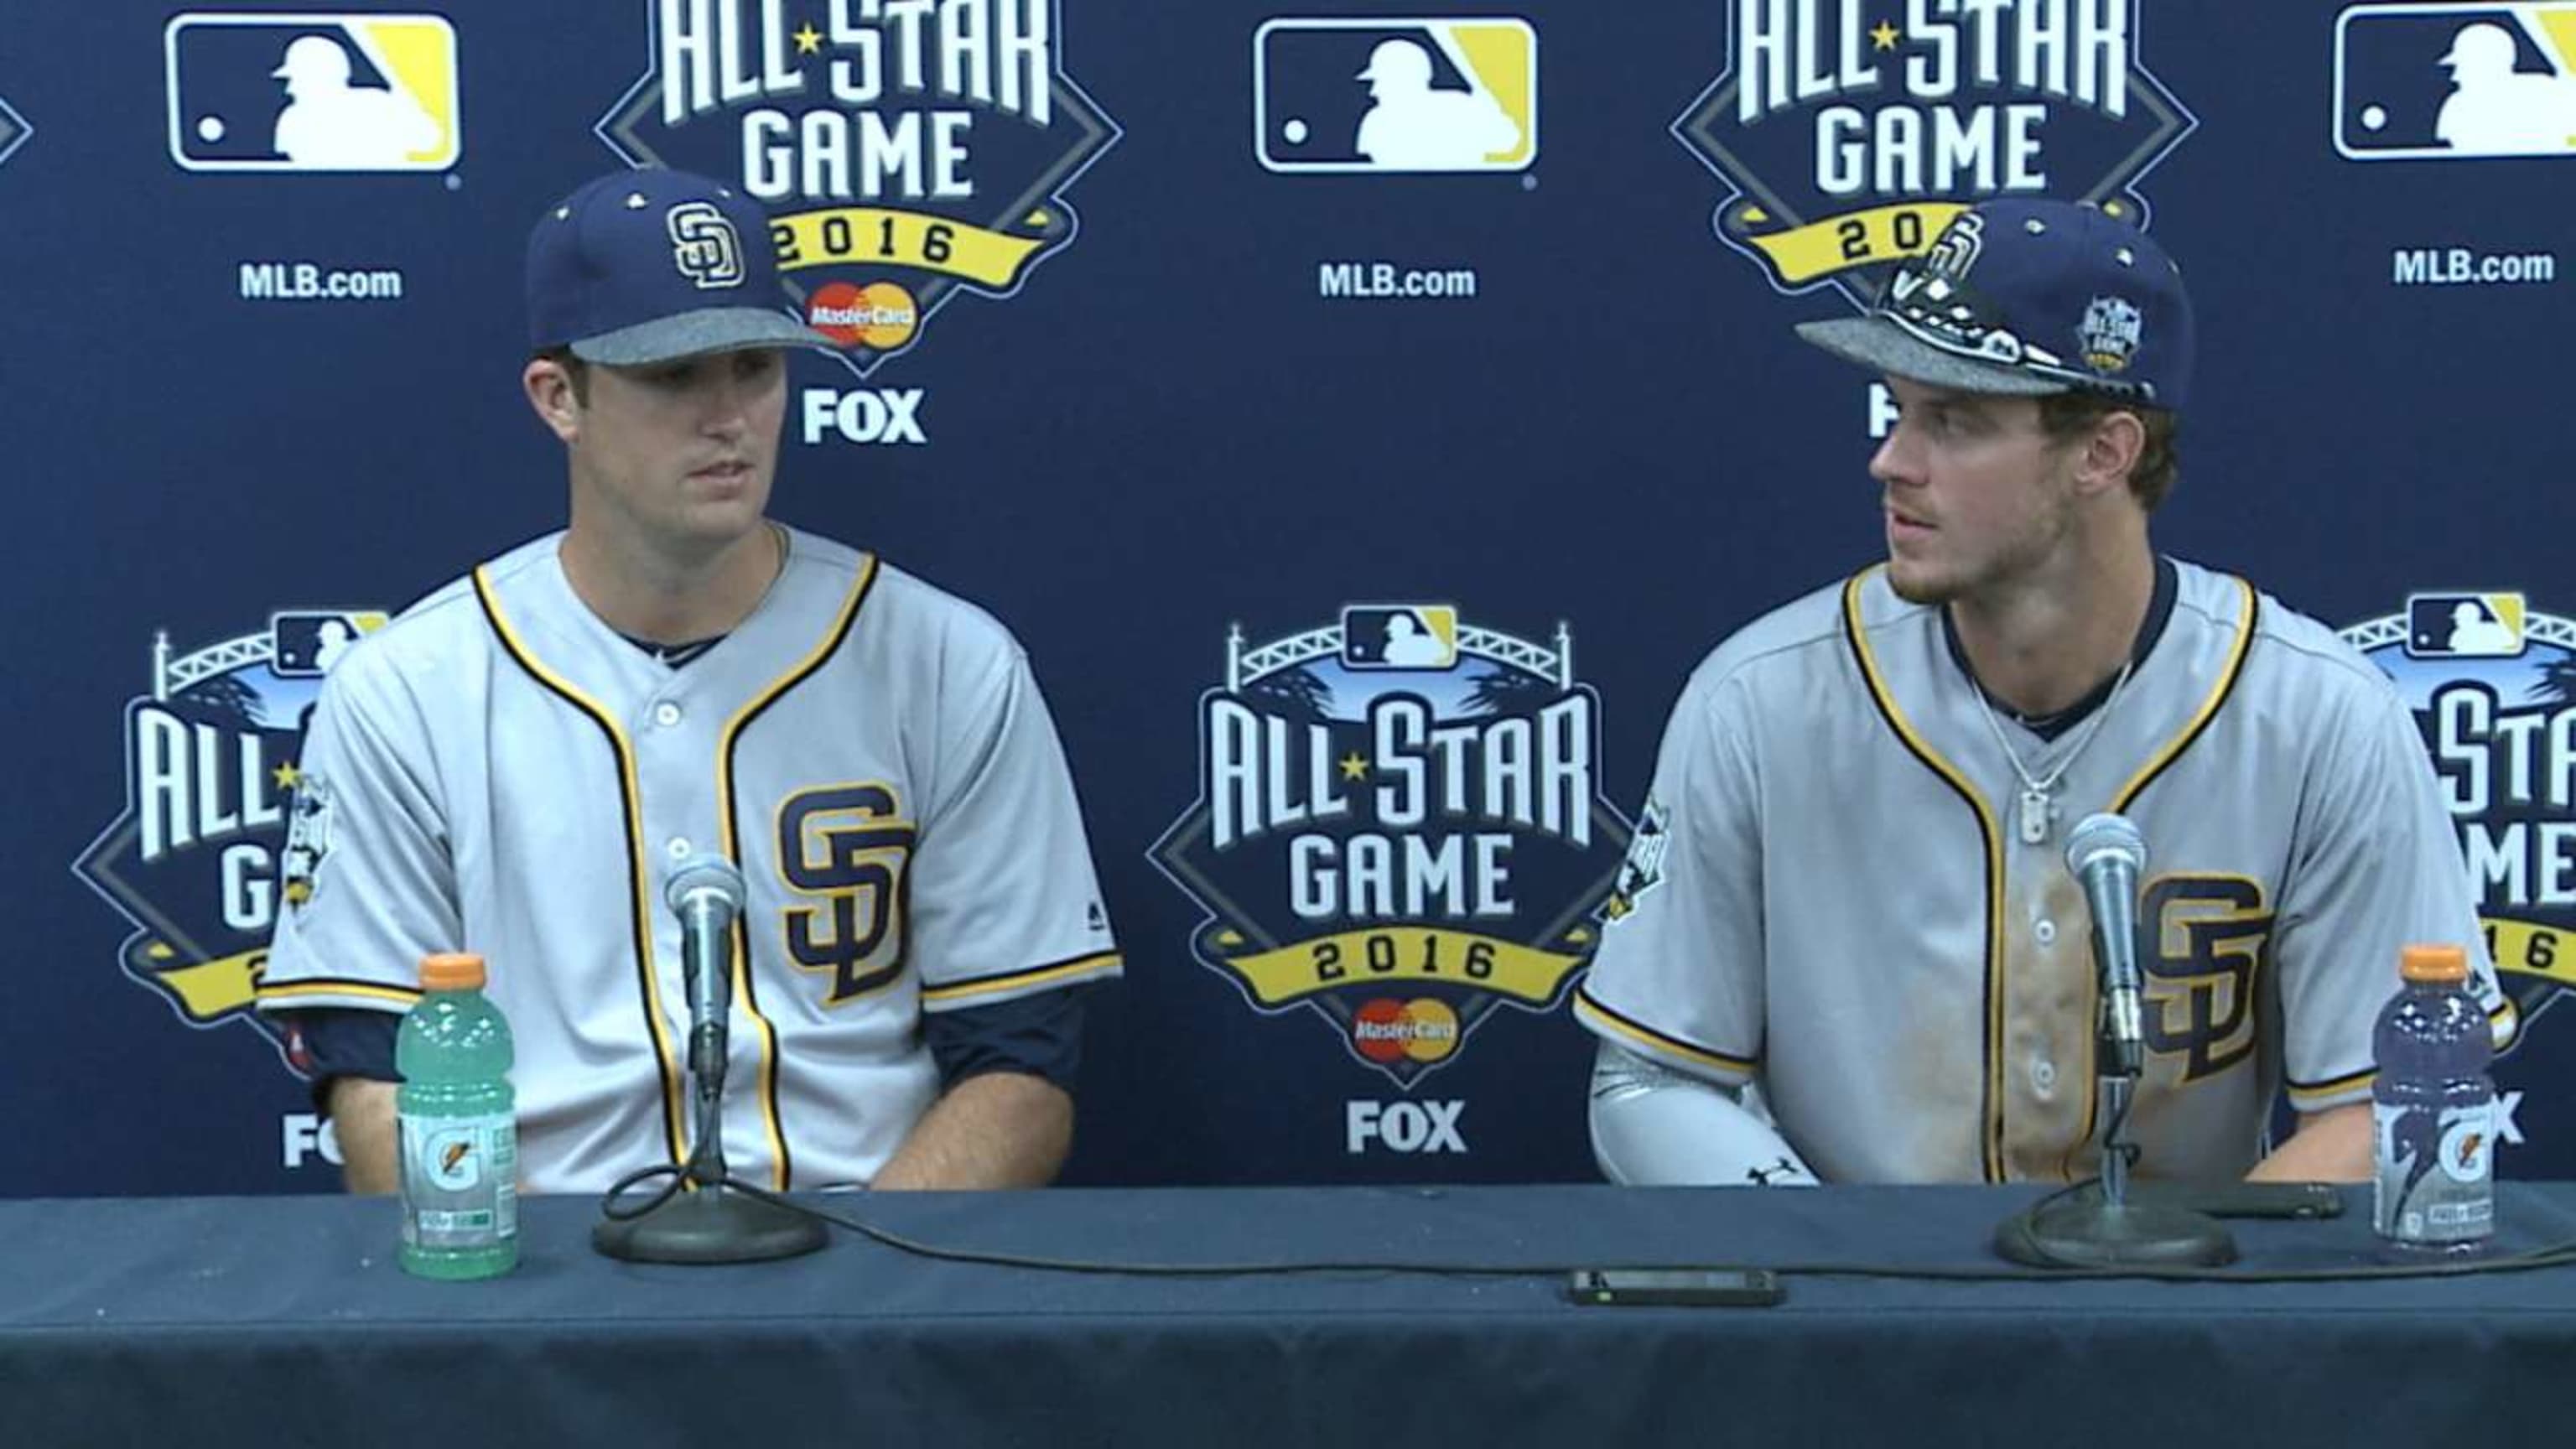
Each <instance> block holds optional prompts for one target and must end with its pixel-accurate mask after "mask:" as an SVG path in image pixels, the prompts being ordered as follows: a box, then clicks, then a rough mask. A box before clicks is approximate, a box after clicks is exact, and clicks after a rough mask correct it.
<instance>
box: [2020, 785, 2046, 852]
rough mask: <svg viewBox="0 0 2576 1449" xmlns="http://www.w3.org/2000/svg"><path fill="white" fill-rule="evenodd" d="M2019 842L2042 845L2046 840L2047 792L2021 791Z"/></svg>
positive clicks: (2037, 790)
mask: <svg viewBox="0 0 2576 1449" xmlns="http://www.w3.org/2000/svg"><path fill="white" fill-rule="evenodd" d="M2020 814H2021V843H2022V844H2024V845H2044V844H2046V843H2047V841H2048V792H2047V791H2045V790H2040V789H2035V788H2034V789H2027V790H2024V791H2022V792H2021V811H2020Z"/></svg>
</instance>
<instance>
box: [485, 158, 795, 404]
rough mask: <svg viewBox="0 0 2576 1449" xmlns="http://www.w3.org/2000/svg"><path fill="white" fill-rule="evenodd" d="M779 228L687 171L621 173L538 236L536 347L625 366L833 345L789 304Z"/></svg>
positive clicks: (582, 196)
mask: <svg viewBox="0 0 2576 1449" xmlns="http://www.w3.org/2000/svg"><path fill="white" fill-rule="evenodd" d="M778 296H779V291H778V255H777V248H776V247H775V245H774V244H773V243H772V242H771V241H770V239H769V218H768V216H767V215H765V214H764V213H763V212H762V211H761V209H760V206H759V205H758V203H756V202H754V201H753V200H752V199H751V198H750V197H748V196H745V195H743V194H742V192H741V191H740V190H738V189H736V188H734V187H730V186H727V185H725V184H724V183H723V182H720V181H710V180H708V179H707V178H706V177H703V176H692V175H690V174H689V173H687V172H685V171H661V170H653V171H618V172H613V173H611V174H609V175H606V176H602V177H600V178H599V179H598V180H596V181H593V182H591V183H589V184H588V185H586V186H584V187H582V188H581V189H580V190H578V191H575V192H574V193H573V194H572V195H570V196H567V197H565V198H564V199H563V200H562V201H561V202H559V203H557V204H556V205H554V206H552V207H549V208H548V209H547V211H546V214H545V215H544V216H542V217H540V218H538V220H537V226H536V230H534V231H532V232H530V233H529V234H528V341H529V343H530V345H531V347H532V348H533V349H534V350H535V351H538V352H543V351H546V350H548V349H549V348H555V347H569V348H571V349H572V355H573V356H575V357H578V358H580V359H582V360H583V361H585V362H601V363H607V364H609V365H611V366H617V367H632V366H637V365H641V364H645V363H654V362H672V361H676V360H678V359H680V358H684V357H698V356H702V355H704V354H707V353H710V352H739V351H742V350H744V349H747V348H753V347H830V346H832V340H831V339H830V338H828V337H825V336H824V335H823V334H821V333H819V332H816V331H814V330H813V329H811V328H809V327H806V326H804V325H803V324H801V323H799V322H798V321H796V319H795V318H794V317H793V316H792V315H790V314H789V313H787V312H785V311H782V310H780V308H779V305H778Z"/></svg>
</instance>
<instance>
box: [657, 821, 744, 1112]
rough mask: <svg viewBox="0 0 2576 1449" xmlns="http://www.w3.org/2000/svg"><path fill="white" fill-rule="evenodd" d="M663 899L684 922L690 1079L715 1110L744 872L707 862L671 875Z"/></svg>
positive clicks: (716, 859) (719, 859)
mask: <svg viewBox="0 0 2576 1449" xmlns="http://www.w3.org/2000/svg"><path fill="white" fill-rule="evenodd" d="M662 899H663V901H664V902H665V903H666V904H668V905H669V906H670V908H671V911H672V913H673V914H674V915H677V916H678V917H679V918H680V975H681V979H682V980H683V981H684V982H686V983H687V986H688V993H689V1075H690V1076H692V1077H694V1078H696V1080H697V1088H698V1092H697V1094H698V1102H699V1106H700V1108H701V1109H702V1111H703V1110H704V1109H708V1108H711V1107H712V1106H713V1105H714V1103H715V1100H716V1098H717V1097H719V1096H720V1095H722V1093H723V1091H724V1076H725V1053H726V1046H725V1017H726V1014H727V1013H728V1012H729V1011H730V1010H731V1008H732V1003H733V979H732V977H733V973H732V972H731V971H730V970H729V969H728V968H729V967H730V966H731V964H732V961H733V922H734V917H736V916H738V915H740V914H742V872H741V871H738V870H736V869H734V866H733V862H732V861H729V860H726V859H725V858H724V857H723V856H720V855H716V856H706V857H703V858H701V859H699V860H697V861H694V862H692V863H691V864H689V865H687V866H685V867H683V868H682V869H681V870H679V871H678V872H677V873H675V874H674V875H672V877H671V880H670V883H669V884H668V885H666V886H664V887H663V888H662Z"/></svg>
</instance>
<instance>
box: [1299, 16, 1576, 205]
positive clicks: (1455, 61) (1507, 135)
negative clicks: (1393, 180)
mask: <svg viewBox="0 0 2576 1449" xmlns="http://www.w3.org/2000/svg"><path fill="white" fill-rule="evenodd" d="M1252 149H1253V154H1254V155H1255V156H1257V157H1259V158H1260V161H1261V164H1262V166H1263V167H1264V168H1265V169H1267V170H1271V171H1279V172H1318V173H1346V172H1371V171H1376V172H1395V173H1407V172H1416V173H1418V172H1443V171H1526V170H1528V169H1529V167H1530V163H1531V162H1533V161H1535V160H1537V159H1538V32H1537V30H1535V29H1533V28H1532V27H1531V25H1530V23H1529V22H1528V21H1526V20H1519V19H1513V18H1510V17H1484V18H1466V19H1462V18H1456V17H1451V18H1444V19H1412V18H1402V17H1395V16H1385V17H1375V16H1373V17H1370V18H1368V19H1364V20H1361V19H1334V20H1328V19H1310V18H1293V19H1279V20H1271V21H1266V22H1264V23H1263V25H1262V26H1261V28H1260V29H1259V30H1256V31H1254V32H1253V35H1252Z"/></svg>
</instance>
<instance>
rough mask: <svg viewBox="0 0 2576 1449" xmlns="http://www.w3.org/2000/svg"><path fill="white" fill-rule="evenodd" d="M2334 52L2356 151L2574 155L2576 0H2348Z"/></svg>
mask: <svg viewBox="0 0 2576 1449" xmlns="http://www.w3.org/2000/svg"><path fill="white" fill-rule="evenodd" d="M2334 53H2335V138H2334V140H2335V150H2336V151H2338V152H2340V153H2341V154H2342V155H2343V156H2344V157H2345V159H2347V160H2352V161H2405V160H2438V161H2458V160H2469V159H2475V158H2478V157H2486V156H2576V4H2564V3H2561V4H2524V5H2458V4H2452V5H2433V4H2366V5H2352V6H2347V7H2345V9H2344V10H2343V12H2342V13H2341V14H2339V15H2338V16H2336V17H2335V50H2334Z"/></svg>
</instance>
